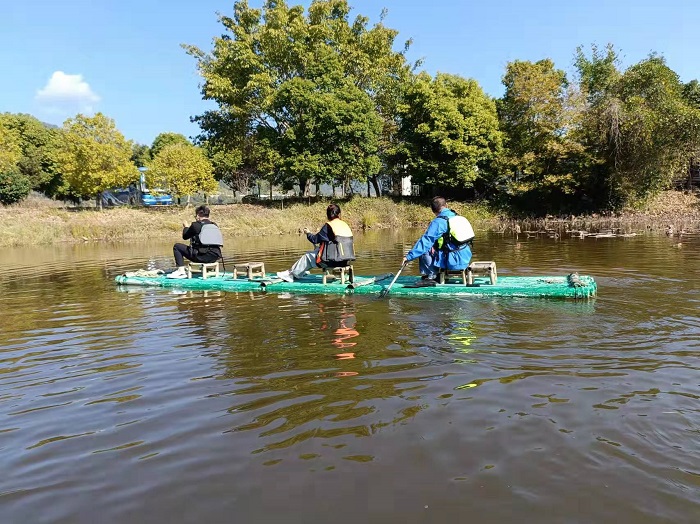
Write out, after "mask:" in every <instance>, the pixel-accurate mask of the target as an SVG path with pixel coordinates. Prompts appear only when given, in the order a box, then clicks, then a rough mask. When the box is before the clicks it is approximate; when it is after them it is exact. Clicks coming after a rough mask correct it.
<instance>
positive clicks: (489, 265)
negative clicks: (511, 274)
mask: <svg viewBox="0 0 700 524" xmlns="http://www.w3.org/2000/svg"><path fill="white" fill-rule="evenodd" d="M450 275H455V276H459V277H461V278H462V284H464V285H465V286H472V285H474V275H484V276H487V277H489V281H490V283H491V284H492V285H493V284H495V283H496V281H497V280H498V275H497V273H496V263H495V262H472V263H471V264H469V267H467V268H466V269H456V270H454V271H451V270H446V269H442V270H441V271H440V274H439V275H438V282H439V283H440V284H444V283H445V280H446V279H447V278H449V276H450Z"/></svg>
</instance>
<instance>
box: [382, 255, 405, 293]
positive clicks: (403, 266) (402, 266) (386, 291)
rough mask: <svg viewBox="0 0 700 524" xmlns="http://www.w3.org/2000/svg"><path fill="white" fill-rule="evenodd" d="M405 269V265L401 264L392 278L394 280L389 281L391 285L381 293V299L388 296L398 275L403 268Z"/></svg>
mask: <svg viewBox="0 0 700 524" xmlns="http://www.w3.org/2000/svg"><path fill="white" fill-rule="evenodd" d="M405 267H406V264H405V263H404V264H401V267H400V268H399V271H398V272H397V273H396V276H395V277H394V280H392V281H391V284H389V287H388V288H386V290H384V292H383V293H382V296H383V297H385V296H387V295H388V294H389V290H390V289H391V286H393V285H394V282H396V279H398V278H399V275H400V274H401V272H402V271H403V268H405Z"/></svg>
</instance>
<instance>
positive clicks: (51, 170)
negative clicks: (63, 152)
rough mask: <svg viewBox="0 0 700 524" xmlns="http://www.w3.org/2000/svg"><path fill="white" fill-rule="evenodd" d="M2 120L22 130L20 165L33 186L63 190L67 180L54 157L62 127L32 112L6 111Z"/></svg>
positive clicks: (56, 191)
mask: <svg viewBox="0 0 700 524" xmlns="http://www.w3.org/2000/svg"><path fill="white" fill-rule="evenodd" d="M0 120H2V121H4V122H5V125H7V126H8V127H9V128H11V129H14V130H15V131H16V132H17V133H18V136H19V138H20V147H21V149H22V156H21V158H20V160H19V161H18V163H17V166H18V168H19V171H20V173H21V174H22V175H24V176H25V177H27V179H28V180H29V183H30V185H31V187H32V188H33V189H36V190H38V191H43V192H45V193H47V194H49V195H51V196H54V195H56V194H60V191H59V188H60V187H62V186H63V181H62V178H61V174H60V173H59V172H58V171H57V169H56V165H55V162H54V159H53V158H54V153H55V151H56V148H57V147H58V144H59V138H60V130H58V129H55V128H52V127H49V126H47V125H46V124H44V123H43V122H40V121H39V120H38V119H36V118H34V117H33V116H31V115H25V114H11V113H5V114H2V115H0Z"/></svg>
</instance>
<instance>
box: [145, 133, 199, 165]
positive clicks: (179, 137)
mask: <svg viewBox="0 0 700 524" xmlns="http://www.w3.org/2000/svg"><path fill="white" fill-rule="evenodd" d="M173 144H183V145H192V142H190V141H189V140H188V139H187V137H186V136H185V135H183V134H180V133H160V134H159V135H158V136H157V137H155V138H154V139H153V144H151V150H150V154H151V158H152V159H153V158H155V157H157V156H158V153H160V152H161V151H162V150H163V149H165V148H166V147H168V146H172V145H173Z"/></svg>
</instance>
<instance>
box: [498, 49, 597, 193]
mask: <svg viewBox="0 0 700 524" xmlns="http://www.w3.org/2000/svg"><path fill="white" fill-rule="evenodd" d="M503 84H504V86H505V88H506V89H505V93H504V95H503V98H502V99H501V100H500V101H499V106H498V114H499V117H500V121H501V128H502V129H503V132H504V134H505V137H506V140H505V146H506V148H505V154H504V156H503V158H502V162H501V166H502V169H503V171H504V173H505V174H506V180H507V183H508V187H509V191H510V193H511V194H512V195H514V196H516V198H517V197H522V201H523V202H529V203H531V204H533V205H535V206H538V207H539V206H542V205H543V203H544V202H542V201H541V200H539V199H545V200H548V201H549V203H550V204H553V203H554V202H552V199H565V195H573V194H574V192H575V191H576V188H577V185H576V184H577V182H576V175H577V166H579V164H580V161H581V155H583V153H584V150H583V148H582V146H581V145H580V143H579V142H578V141H576V140H575V139H574V137H573V133H572V132H573V131H574V130H575V128H576V126H577V125H578V119H579V112H580V107H579V105H578V104H577V103H576V102H577V100H576V95H577V93H576V92H574V91H572V90H570V89H569V84H568V81H567V78H566V75H565V74H564V72H563V71H561V70H559V69H556V68H555V66H554V63H553V62H552V61H551V60H549V59H544V60H540V61H538V62H529V61H521V60H516V61H514V62H510V63H509V64H508V65H507V66H506V73H505V75H504V76H503ZM536 197H537V198H536Z"/></svg>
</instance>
